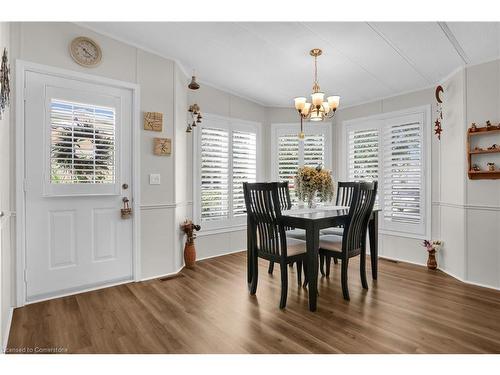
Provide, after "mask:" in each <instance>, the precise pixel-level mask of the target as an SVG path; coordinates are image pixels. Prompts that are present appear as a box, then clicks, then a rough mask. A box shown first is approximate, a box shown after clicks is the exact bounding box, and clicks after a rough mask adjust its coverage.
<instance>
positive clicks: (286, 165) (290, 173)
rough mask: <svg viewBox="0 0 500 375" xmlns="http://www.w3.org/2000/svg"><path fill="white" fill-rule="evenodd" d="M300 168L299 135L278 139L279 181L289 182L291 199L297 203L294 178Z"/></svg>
mask: <svg viewBox="0 0 500 375" xmlns="http://www.w3.org/2000/svg"><path fill="white" fill-rule="evenodd" d="M298 168H299V140H298V138H297V134H289V135H282V136H279V137H278V181H288V187H289V189H290V198H291V199H292V201H294V202H295V201H296V197H295V190H294V187H295V181H294V177H295V175H296V174H297V169H298Z"/></svg>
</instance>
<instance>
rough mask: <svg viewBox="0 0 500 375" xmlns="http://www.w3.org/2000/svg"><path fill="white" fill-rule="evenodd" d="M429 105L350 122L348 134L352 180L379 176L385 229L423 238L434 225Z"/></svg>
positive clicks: (348, 164)
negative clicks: (429, 145) (432, 223)
mask: <svg viewBox="0 0 500 375" xmlns="http://www.w3.org/2000/svg"><path fill="white" fill-rule="evenodd" d="M428 117H429V116H428V112H427V109H426V108H417V109H413V110H408V112H407V113H406V114H405V113H401V112H399V113H397V114H396V113H395V114H390V113H388V114H384V115H380V116H374V117H372V118H368V119H363V120H359V121H357V120H353V121H348V122H347V123H346V125H345V131H344V137H345V146H346V151H347V160H346V162H347V164H346V174H347V177H348V179H349V180H350V181H359V180H378V181H379V193H378V204H379V205H380V207H381V208H382V211H383V212H382V218H383V220H382V222H381V229H382V230H385V231H389V232H397V233H400V234H404V235H408V236H412V237H416V238H420V237H424V236H426V235H427V234H428V231H429V227H430V225H429V224H430V209H429V195H430V191H429V187H430V181H429V178H428V177H427V176H428V174H427V173H426V170H427V171H428V168H429V158H428V154H429V148H428V147H427V144H426V142H427V140H426V137H425V131H424V129H425V124H426V121H427V118H428Z"/></svg>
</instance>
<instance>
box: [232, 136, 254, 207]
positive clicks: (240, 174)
mask: <svg viewBox="0 0 500 375" xmlns="http://www.w3.org/2000/svg"><path fill="white" fill-rule="evenodd" d="M232 146H233V174H232V176H233V215H234V216H241V215H245V210H246V208H245V198H244V196H243V182H255V181H256V180H257V134H255V133H250V132H242V131H233V144H232Z"/></svg>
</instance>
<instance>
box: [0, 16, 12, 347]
mask: <svg viewBox="0 0 500 375" xmlns="http://www.w3.org/2000/svg"><path fill="white" fill-rule="evenodd" d="M4 48H7V53H8V57H9V60H11V58H12V57H11V55H10V54H11V51H10V28H9V24H8V23H5V22H0V54H2V53H3V49H4ZM0 56H1V55H0ZM11 98H12V96H11ZM12 99H13V98H12ZM10 112H11V111H10V110H9V108H7V110H6V111H5V112H4V114H3V116H2V119H1V120H0V211H3V213H4V216H3V217H1V218H0V293H1V296H0V345H2V348H4V346H5V345H6V344H7V343H6V339H7V335H8V325H9V319H10V313H11V308H12V306H13V296H14V293H13V284H12V282H11V280H12V276H13V269H12V265H13V259H14V258H13V256H12V252H11V250H12V248H11V229H12V225H11V222H14V219H15V217H14V216H13V215H12V214H11V213H12V210H13V209H12V206H11V204H10V202H11V200H10V180H11V174H10V163H11V158H10V151H11V150H10V144H11V139H12V132H11V131H10V129H11V128H10Z"/></svg>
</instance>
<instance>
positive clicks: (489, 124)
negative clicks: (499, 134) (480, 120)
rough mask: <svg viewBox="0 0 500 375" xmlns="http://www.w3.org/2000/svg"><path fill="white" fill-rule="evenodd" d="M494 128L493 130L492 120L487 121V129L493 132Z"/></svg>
mask: <svg viewBox="0 0 500 375" xmlns="http://www.w3.org/2000/svg"><path fill="white" fill-rule="evenodd" d="M492 128H493V125H491V121H490V120H488V121H486V129H487V130H491V129H492Z"/></svg>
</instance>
